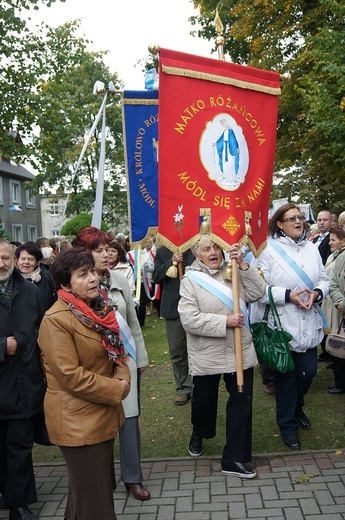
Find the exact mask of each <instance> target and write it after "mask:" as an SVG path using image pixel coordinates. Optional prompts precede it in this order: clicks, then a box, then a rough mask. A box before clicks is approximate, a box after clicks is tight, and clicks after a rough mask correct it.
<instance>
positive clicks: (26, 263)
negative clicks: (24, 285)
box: [15, 242, 57, 311]
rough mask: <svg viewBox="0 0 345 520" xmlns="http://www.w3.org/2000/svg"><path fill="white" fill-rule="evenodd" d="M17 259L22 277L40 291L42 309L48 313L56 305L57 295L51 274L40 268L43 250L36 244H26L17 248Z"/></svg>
mask: <svg viewBox="0 0 345 520" xmlns="http://www.w3.org/2000/svg"><path fill="white" fill-rule="evenodd" d="M15 257H16V259H17V268H18V270H19V271H20V274H21V275H22V277H23V278H25V280H28V281H29V282H32V283H34V284H35V285H37V287H38V289H39V290H40V295H41V303H42V307H43V310H44V311H47V310H48V309H50V307H51V306H52V305H53V303H55V301H56V299H57V295H56V291H55V288H54V283H53V280H52V277H51V275H50V272H49V271H48V270H47V269H42V268H41V267H40V261H41V260H42V258H43V255H42V251H41V249H40V248H39V247H38V246H37V245H36V244H34V242H25V244H21V245H20V246H19V247H17V249H16V251H15Z"/></svg>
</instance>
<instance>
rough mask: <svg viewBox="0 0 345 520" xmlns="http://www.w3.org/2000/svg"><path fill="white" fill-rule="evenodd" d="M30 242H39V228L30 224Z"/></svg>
mask: <svg viewBox="0 0 345 520" xmlns="http://www.w3.org/2000/svg"><path fill="white" fill-rule="evenodd" d="M28 240H30V241H31V242H36V240H37V226H35V225H33V224H28Z"/></svg>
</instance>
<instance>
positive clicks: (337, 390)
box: [328, 385, 345, 394]
mask: <svg viewBox="0 0 345 520" xmlns="http://www.w3.org/2000/svg"><path fill="white" fill-rule="evenodd" d="M328 393H329V394H345V390H343V389H342V388H337V387H336V386H335V385H334V386H333V385H331V386H329V387H328Z"/></svg>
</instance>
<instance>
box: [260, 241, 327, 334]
mask: <svg viewBox="0 0 345 520" xmlns="http://www.w3.org/2000/svg"><path fill="white" fill-rule="evenodd" d="M267 243H268V245H270V246H271V248H272V249H274V251H275V252H276V253H278V255H279V256H280V257H281V259H282V260H283V261H284V262H285V263H287V264H288V266H289V267H290V268H291V269H292V270H293V271H294V272H295V274H296V275H297V277H298V278H299V279H300V280H296V279H295V278H294V281H295V282H296V283H297V285H298V286H299V287H300V286H301V285H303V283H304V285H305V286H306V287H308V289H310V290H313V288H314V284H313V281H312V280H311V279H310V278H309V276H308V275H307V273H306V272H305V271H303V269H302V268H301V267H300V266H299V265H298V264H297V262H295V260H294V259H293V258H291V256H289V255H288V254H287V253H286V251H285V250H284V249H283V248H282V247H281V245H280V244H278V243H277V241H276V240H274V239H273V238H269V239H268V240H267ZM300 281H302V284H301V283H300ZM304 288H305V287H301V289H304ZM314 306H315V308H316V309H317V310H318V311H319V314H320V316H321V318H322V321H323V328H326V327H328V322H327V319H326V316H325V314H324V312H323V311H322V310H321V307H320V306H319V305H318V304H314Z"/></svg>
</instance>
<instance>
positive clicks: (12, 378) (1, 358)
mask: <svg viewBox="0 0 345 520" xmlns="http://www.w3.org/2000/svg"><path fill="white" fill-rule="evenodd" d="M41 318H42V308H41V304H40V292H39V289H38V288H37V287H36V285H35V284H33V283H30V282H28V281H26V280H24V278H23V277H22V276H21V274H20V273H19V271H17V269H15V268H14V255H13V249H12V246H11V244H10V243H9V242H7V241H6V240H2V239H0V493H1V499H0V501H1V507H2V508H9V510H10V513H9V520H37V517H36V515H34V513H32V512H31V511H30V509H28V505H29V504H32V503H34V502H37V494H36V485H35V475H34V470H33V464H32V455H31V452H32V447H33V444H34V417H35V415H36V414H38V413H41V412H42V411H43V398H44V392H45V382H44V376H43V372H42V368H41V364H40V358H39V349H38V346H37V335H38V327H39V324H40V322H41Z"/></svg>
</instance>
